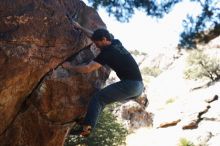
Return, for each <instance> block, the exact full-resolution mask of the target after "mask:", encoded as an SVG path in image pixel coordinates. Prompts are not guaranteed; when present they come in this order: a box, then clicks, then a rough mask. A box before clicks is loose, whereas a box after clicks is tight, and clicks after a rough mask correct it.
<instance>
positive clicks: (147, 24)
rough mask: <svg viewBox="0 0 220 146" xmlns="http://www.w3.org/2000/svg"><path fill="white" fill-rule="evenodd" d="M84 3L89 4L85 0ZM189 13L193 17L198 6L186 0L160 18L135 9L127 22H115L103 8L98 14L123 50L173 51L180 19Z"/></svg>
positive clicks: (177, 38)
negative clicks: (121, 44) (122, 46)
mask: <svg viewBox="0 0 220 146" xmlns="http://www.w3.org/2000/svg"><path fill="white" fill-rule="evenodd" d="M83 1H84V2H85V3H86V4H88V2H87V0H83ZM189 10H190V11H191V14H193V15H194V16H196V15H198V13H199V12H200V7H198V6H197V5H195V3H194V4H193V3H192V2H189V1H187V0H186V1H185V2H183V3H180V4H177V5H176V6H175V7H174V8H173V10H172V11H171V13H169V14H168V15H165V17H164V18H163V19H155V18H152V17H149V16H147V15H146V14H145V13H144V12H141V11H138V10H136V11H135V14H134V15H133V17H132V19H130V21H129V23H126V22H124V23H121V22H118V21H117V20H116V18H114V17H113V16H109V15H108V13H107V12H106V11H105V9H104V8H99V9H98V13H99V15H100V16H101V18H102V20H103V21H104V22H105V24H106V25H107V29H108V30H109V31H110V32H111V33H112V34H113V35H114V36H115V38H117V39H119V40H120V41H121V42H122V43H123V45H124V46H125V48H127V49H128V50H140V51H143V52H150V51H152V50H160V51H162V50H166V49H168V48H175V46H176V45H177V44H178V41H179V34H180V32H181V31H182V30H183V27H182V20H183V19H184V18H186V15H187V13H188V12H189ZM192 10H193V11H192Z"/></svg>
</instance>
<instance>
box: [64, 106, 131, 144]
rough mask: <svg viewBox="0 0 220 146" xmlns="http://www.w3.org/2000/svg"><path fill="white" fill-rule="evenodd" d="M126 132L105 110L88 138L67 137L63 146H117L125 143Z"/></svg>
mask: <svg viewBox="0 0 220 146" xmlns="http://www.w3.org/2000/svg"><path fill="white" fill-rule="evenodd" d="M127 134H128V131H127V130H126V129H125V128H124V127H123V126H122V125H121V124H119V123H117V122H116V118H115V117H114V116H113V115H112V113H111V112H110V111H109V110H108V108H106V109H105V110H104V111H103V113H102V114H101V116H100V119H99V122H98V123H97V127H96V128H95V129H94V131H93V132H92V134H91V135H90V136H89V137H88V138H82V137H79V136H73V137H69V138H68V139H67V140H66V144H65V146H73V145H74V146H118V145H121V144H124V143H125V138H126V136H127Z"/></svg>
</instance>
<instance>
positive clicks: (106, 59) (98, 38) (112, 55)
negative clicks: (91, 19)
mask: <svg viewBox="0 0 220 146" xmlns="http://www.w3.org/2000/svg"><path fill="white" fill-rule="evenodd" d="M73 25H74V27H75V28H77V29H79V30H81V31H83V32H84V33H85V34H86V35H87V36H88V37H90V38H91V40H92V41H93V42H94V43H95V45H96V46H97V47H98V48H100V50H101V51H100V54H99V55H98V56H97V57H96V58H95V59H94V60H93V61H91V62H90V63H88V64H87V65H77V66H73V65H71V64H70V63H69V62H65V63H64V64H63V65H62V66H63V68H66V69H68V70H72V71H75V72H79V73H89V72H92V71H94V70H97V69H99V68H100V67H101V66H102V65H108V66H109V67H110V68H111V69H112V70H114V71H115V72H116V74H117V76H118V77H119V79H120V81H119V82H116V83H113V84H111V85H109V86H107V87H105V88H103V89H101V90H99V91H98V92H97V93H95V94H94V95H93V96H92V98H91V101H90V102H89V105H88V109H87V113H86V116H85V118H84V120H83V122H82V123H81V126H80V128H79V129H77V130H76V129H71V130H70V134H73V135H78V134H79V135H82V136H85V137H86V136H89V134H90V133H91V131H92V129H93V128H94V127H95V126H96V122H97V119H98V117H99V115H100V113H101V112H102V110H103V108H104V107H105V106H106V105H107V104H110V103H113V102H116V101H122V100H129V99H134V98H137V97H138V96H140V95H141V94H142V92H143V89H144V85H143V82H142V76H141V73H140V70H139V67H138V65H137V63H136V61H135V60H134V58H133V57H132V55H131V54H130V53H129V52H128V51H127V50H126V49H125V48H124V47H123V45H122V44H121V42H120V41H119V40H116V39H113V38H112V35H111V34H110V33H109V32H108V31H107V30H106V29H102V28H100V29H97V30H95V31H94V32H91V31H90V30H87V29H86V28H84V27H82V26H80V25H79V24H78V23H77V22H74V24H73Z"/></svg>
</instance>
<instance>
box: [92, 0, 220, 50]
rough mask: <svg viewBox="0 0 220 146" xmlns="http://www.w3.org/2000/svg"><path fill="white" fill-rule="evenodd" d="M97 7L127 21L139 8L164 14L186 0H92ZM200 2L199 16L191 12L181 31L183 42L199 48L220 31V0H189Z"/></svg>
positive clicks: (156, 14) (148, 13)
mask: <svg viewBox="0 0 220 146" xmlns="http://www.w3.org/2000/svg"><path fill="white" fill-rule="evenodd" d="M88 1H89V2H90V3H91V4H92V6H93V7H94V8H96V9H97V8H98V7H99V6H102V7H104V8H106V10H107V12H108V13H109V15H114V16H115V17H116V19H117V20H118V21H121V22H125V21H129V19H130V18H131V17H132V15H133V14H134V10H135V9H139V10H144V11H145V12H146V14H147V15H149V16H152V17H156V18H162V17H163V16H164V15H165V14H168V13H169V12H170V11H171V10H172V8H173V7H174V6H175V5H176V4H178V3H180V2H183V1H184V0H88ZM188 1H190V2H195V3H196V4H198V5H199V6H200V7H201V9H202V11H201V13H200V15H198V16H197V17H193V16H190V15H188V17H187V18H186V19H185V20H184V21H183V27H184V31H183V32H182V33H181V34H180V36H181V39H180V42H179V46H181V47H184V48H196V44H198V43H208V42H209V41H211V40H212V39H214V38H216V37H218V36H219V35H220V1H219V0H188Z"/></svg>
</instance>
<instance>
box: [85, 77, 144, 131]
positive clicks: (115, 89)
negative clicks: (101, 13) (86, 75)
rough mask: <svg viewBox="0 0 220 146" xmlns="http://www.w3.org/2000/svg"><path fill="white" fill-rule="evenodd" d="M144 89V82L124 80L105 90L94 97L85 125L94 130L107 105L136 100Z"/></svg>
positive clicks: (89, 106)
mask: <svg viewBox="0 0 220 146" xmlns="http://www.w3.org/2000/svg"><path fill="white" fill-rule="evenodd" d="M143 89H144V85H143V82H142V81H134V80H122V81H119V82H116V83H114V84H111V85H109V86H107V87H105V88H103V89H102V90H100V91H98V92H97V93H96V94H94V95H93V96H92V98H91V101H90V103H89V105H88V109H87V114H86V116H85V119H84V122H83V123H84V124H85V125H90V126H92V127H93V128H94V127H95V126H96V122H97V119H98V117H99V115H100V113H101V112H102V110H103V109H104V107H105V106H106V105H107V104H110V103H113V102H116V101H123V100H128V99H133V98H136V97H138V96H140V95H141V94H142V92H143Z"/></svg>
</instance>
